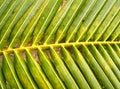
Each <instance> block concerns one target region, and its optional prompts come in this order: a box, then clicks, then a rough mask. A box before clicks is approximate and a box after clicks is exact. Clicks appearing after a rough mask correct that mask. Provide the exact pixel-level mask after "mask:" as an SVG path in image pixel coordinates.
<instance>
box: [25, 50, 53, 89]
mask: <svg viewBox="0 0 120 89" xmlns="http://www.w3.org/2000/svg"><path fill="white" fill-rule="evenodd" d="M26 56H27V58H26V59H27V67H28V68H29V70H30V72H31V74H32V76H33V78H34V80H35V81H36V83H37V85H38V87H39V88H41V89H52V87H51V85H50V83H49V82H48V80H47V79H46V77H45V75H44V74H43V72H42V69H41V68H40V66H39V65H38V64H37V62H36V61H35V59H34V58H33V56H32V55H31V53H30V52H29V50H26Z"/></svg>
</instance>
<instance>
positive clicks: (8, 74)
mask: <svg viewBox="0 0 120 89" xmlns="http://www.w3.org/2000/svg"><path fill="white" fill-rule="evenodd" d="M3 55H4V60H3V63H2V69H3V73H4V75H5V78H6V80H7V81H8V83H9V84H10V86H11V88H17V89H22V86H21V84H20V82H19V80H18V77H17V75H16V73H15V69H14V66H13V62H12V60H11V59H10V57H9V56H8V54H6V53H5V52H4V53H3Z"/></svg>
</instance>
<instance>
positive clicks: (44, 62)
mask: <svg viewBox="0 0 120 89" xmlns="http://www.w3.org/2000/svg"><path fill="white" fill-rule="evenodd" d="M38 56H39V58H40V65H41V67H42V69H43V71H44V72H45V74H46V76H47V78H48V80H49V81H50V82H51V85H52V86H53V88H55V89H65V86H64V85H63V83H62V81H61V80H60V78H59V77H58V75H57V73H56V72H55V70H54V68H53V66H52V64H51V62H50V61H49V59H48V58H47V57H46V56H45V54H44V53H43V52H42V50H41V49H38Z"/></svg>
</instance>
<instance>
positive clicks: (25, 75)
mask: <svg viewBox="0 0 120 89" xmlns="http://www.w3.org/2000/svg"><path fill="white" fill-rule="evenodd" d="M14 53H15V63H14V66H15V70H16V72H17V75H18V77H19V80H20V81H21V83H22V85H23V87H24V88H26V89H38V88H37V85H36V84H35V82H34V80H33V79H32V76H31V75H30V72H29V71H28V68H27V66H26V63H25V61H24V59H23V58H22V57H20V55H19V54H18V53H17V52H16V51H14Z"/></svg>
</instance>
